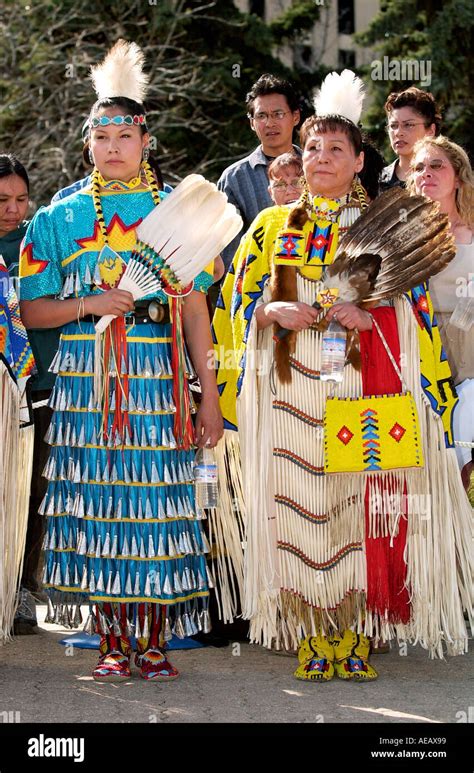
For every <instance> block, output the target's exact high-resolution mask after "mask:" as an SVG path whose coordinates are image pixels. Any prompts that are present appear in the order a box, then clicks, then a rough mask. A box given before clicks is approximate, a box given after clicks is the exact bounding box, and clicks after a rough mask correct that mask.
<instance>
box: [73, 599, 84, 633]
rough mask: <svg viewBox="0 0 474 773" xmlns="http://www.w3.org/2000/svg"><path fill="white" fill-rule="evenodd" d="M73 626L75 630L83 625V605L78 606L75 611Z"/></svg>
mask: <svg viewBox="0 0 474 773" xmlns="http://www.w3.org/2000/svg"><path fill="white" fill-rule="evenodd" d="M72 622H73V626H74V628H79V626H80V625H81V623H82V614H81V605H80V604H76V609H75V610H74V617H73V620H72Z"/></svg>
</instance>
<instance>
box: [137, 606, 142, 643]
mask: <svg viewBox="0 0 474 773" xmlns="http://www.w3.org/2000/svg"><path fill="white" fill-rule="evenodd" d="M135 638H136V639H137V640H138V639H142V638H143V637H142V632H141V630H140V618H139V615H138V609H137V617H136V620H135Z"/></svg>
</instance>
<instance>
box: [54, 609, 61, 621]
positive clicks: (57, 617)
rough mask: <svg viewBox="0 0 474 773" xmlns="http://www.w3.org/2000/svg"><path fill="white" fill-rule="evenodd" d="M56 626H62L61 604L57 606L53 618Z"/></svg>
mask: <svg viewBox="0 0 474 773" xmlns="http://www.w3.org/2000/svg"><path fill="white" fill-rule="evenodd" d="M53 623H54V625H60V624H61V607H60V606H59V604H57V605H56V606H55V608H54V618H53Z"/></svg>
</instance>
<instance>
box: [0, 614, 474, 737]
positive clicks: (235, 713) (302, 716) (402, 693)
mask: <svg viewBox="0 0 474 773" xmlns="http://www.w3.org/2000/svg"><path fill="white" fill-rule="evenodd" d="M37 613H38V621H39V633H38V634H37V635H34V636H21V637H17V638H16V639H14V640H13V641H12V642H9V643H8V644H6V645H5V646H3V647H1V648H0V685H1V691H0V722H2V721H3V722H21V723H29V722H33V723H49V722H65V723H85V722H92V723H106V722H107V723H108V722H113V723H196V722H202V723H217V722H226V723H257V722H262V723H381V724H382V723H407V722H415V723H420V724H425V725H432V724H436V723H440V722H441V723H460V722H469V721H470V722H474V697H473V689H472V688H473V653H472V649H471V651H470V653H469V654H468V655H465V656H461V657H456V658H449V660H446V661H440V660H430V658H429V656H428V653H427V652H426V650H423V649H422V648H421V647H419V646H416V647H412V646H407V647H402V648H401V649H399V648H398V646H393V645H392V650H391V651H390V652H389V653H388V654H384V655H374V656H372V659H371V662H372V664H373V665H374V666H375V667H376V669H377V670H378V673H379V678H378V679H377V680H376V681H374V682H371V683H368V684H367V683H365V684H364V683H346V682H342V681H340V680H338V679H337V678H334V680H332V681H331V682H328V683H325V684H314V683H305V682H300V681H297V680H295V679H294V678H293V676H292V674H293V671H294V669H295V668H296V665H297V663H296V659H295V657H290V656H288V655H282V654H276V653H274V652H270V651H268V650H265V649H263V648H261V647H259V646H257V645H251V644H247V643H242V642H231V643H230V644H229V646H227V647H224V648H215V647H205V648H201V649H193V650H175V651H173V652H172V655H171V656H170V659H171V660H172V662H173V664H174V665H176V667H177V668H178V669H179V671H180V672H181V676H180V678H179V679H178V680H176V681H174V682H172V683H170V684H163V683H151V684H150V683H147V682H145V681H143V680H142V679H141V678H140V676H139V673H138V671H137V669H136V668H135V667H134V666H132V669H133V670H132V678H131V679H130V680H129V681H127V682H126V683H124V684H100V683H97V682H94V681H93V679H92V677H91V672H92V669H93V667H94V666H95V664H96V662H97V651H95V650H86V649H82V650H81V649H77V648H72V647H68V648H66V647H64V646H63V645H61V644H59V641H60V640H61V639H62V638H65V637H66V636H68V635H70V634H71V633H72V631H70V630H66V629H64V628H62V627H61V628H60V627H58V626H56V625H50V624H45V623H44V617H45V614H46V605H40V606H37ZM434 729H435V728H431V730H434Z"/></svg>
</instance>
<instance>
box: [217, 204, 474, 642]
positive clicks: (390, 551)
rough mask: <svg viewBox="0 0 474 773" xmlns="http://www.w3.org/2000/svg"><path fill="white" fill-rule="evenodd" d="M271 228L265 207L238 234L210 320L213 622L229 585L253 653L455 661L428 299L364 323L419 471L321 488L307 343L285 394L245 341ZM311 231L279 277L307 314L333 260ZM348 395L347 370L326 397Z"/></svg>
mask: <svg viewBox="0 0 474 773" xmlns="http://www.w3.org/2000/svg"><path fill="white" fill-rule="evenodd" d="M358 215H359V210H358V209H357V208H356V207H354V206H350V207H346V208H344V209H343V210H342V212H341V214H340V216H339V217H338V225H339V233H341V232H343V231H344V230H345V229H346V228H347V227H348V226H349V225H350V224H351V223H352V222H354V220H355V219H356V218H357V217H358ZM287 217H288V208H283V207H281V208H280V207H273V208H271V209H268V210H265V211H264V212H262V213H261V214H260V215H259V217H258V218H257V219H256V220H255V221H254V223H253V224H252V226H251V228H250V230H249V232H248V233H247V234H246V236H245V237H244V239H243V240H242V242H241V245H240V248H239V250H238V252H237V254H236V256H235V259H234V263H233V266H232V268H231V271H230V272H229V275H228V277H227V279H226V282H225V284H224V287H223V290H222V293H221V297H220V299H219V301H218V304H217V309H216V312H215V316H214V322H213V327H214V340H215V346H216V354H217V359H218V362H219V373H218V386H219V390H220V394H221V407H222V412H223V415H224V420H225V428H226V432H225V437H224V438H223V440H222V442H221V444H220V447H219V463H220V465H221V467H220V475H219V480H220V484H221V507H220V509H219V511H218V513H217V516H216V518H215V522H214V524H213V529H214V533H215V534H216V540H217V543H218V545H219V550H220V560H219V564H218V572H219V584H220V588H221V603H222V605H223V610H224V616H227V619H231V618H232V615H233V614H235V612H236V610H237V609H238V597H237V592H236V584H237V585H238V587H239V592H240V600H241V604H242V612H243V616H244V617H245V618H248V619H249V620H250V637H251V639H252V640H253V641H255V642H259V643H262V644H263V645H265V646H267V647H276V648H280V647H281V646H285V647H289V648H296V647H297V646H298V643H299V641H300V639H301V638H302V637H303V636H304V635H308V634H316V633H318V632H320V631H322V632H323V633H325V634H326V633H329V632H331V631H332V630H334V629H336V630H337V629H339V630H340V631H343V630H344V629H346V628H352V629H353V630H357V631H359V632H360V631H363V632H364V633H366V634H367V635H368V636H376V637H381V638H384V639H392V638H394V637H398V638H399V639H403V640H407V641H410V642H419V643H421V644H422V645H423V646H424V647H426V648H427V649H428V650H429V652H430V654H431V655H432V656H434V655H437V656H440V657H442V656H443V652H444V651H446V650H447V652H448V653H450V654H459V653H462V652H465V651H466V649H467V630H466V624H465V621H464V617H463V610H464V609H467V610H469V614H472V613H471V608H472V582H471V508H470V506H469V502H468V500H467V498H466V496H465V493H464V490H463V488H462V484H461V480H460V476H459V473H458V470H457V465H456V459H455V453H454V449H453V448H452V447H446V446H447V445H448V446H452V436H451V426H450V421H451V419H450V414H451V412H452V407H453V405H454V403H455V397H454V396H453V395H452V394H451V393H450V384H449V379H450V372H449V367H448V365H447V362H446V358H445V355H444V353H443V352H442V349H441V345H440V342H439V334H438V330H437V328H436V323H435V322H434V320H433V315H432V308H431V303H430V300H429V296H428V294H427V293H426V292H425V291H424V289H423V288H420V289H419V290H417V292H415V291H414V292H413V293H410V297H403V298H397V299H395V300H394V304H393V305H394V308H393V307H390V308H385V309H381V311H380V320H379V321H380V323H381V327H383V317H384V315H385V316H386V317H390V316H391V318H392V320H393V324H394V326H395V338H397V339H398V340H397V344H398V345H399V349H400V351H401V352H403V354H404V357H403V358H402V365H403V368H402V373H403V378H404V380H405V382H406V384H407V385H408V388H409V389H410V390H411V392H412V394H413V396H414V399H415V402H416V405H417V409H418V414H419V420H420V433H421V437H422V444H423V453H424V459H425V465H424V467H423V468H422V469H421V470H397V471H394V473H393V474H392V473H389V474H385V475H384V474H382V477H381V478H379V479H378V480H379V482H377V479H376V478H375V479H373V480H372V482H371V484H369V485H371V486H372V489H368V488H367V486H368V483H367V476H366V475H365V474H340V475H338V476H337V477H334V478H333V479H331V480H329V478H330V477H331V476H327V475H325V474H324V462H323V432H322V423H323V413H324V407H325V401H326V398H327V397H328V395H329V393H330V391H331V389H332V388H331V386H329V385H328V384H327V383H324V382H321V381H320V379H319V371H320V349H321V340H320V339H321V336H320V334H319V333H318V332H316V331H315V330H313V329H308V330H305V331H303V332H301V333H299V334H298V335H297V339H296V349H295V351H294V353H293V354H292V355H291V357H290V367H291V374H292V381H291V383H290V384H286V385H285V384H281V383H280V382H279V380H278V378H277V376H276V374H275V373H274V370H273V368H272V360H273V341H272V335H273V330H272V328H271V327H270V328H267V329H265V330H263V331H260V332H258V331H257V327H256V320H255V314H254V312H255V309H256V308H257V306H258V304H259V303H262V302H268V301H270V300H271V298H272V293H271V285H272V276H273V273H274V255H275V251H276V247H277V245H278V243H279V239H281V233H282V231H284V230H285V223H286V220H287ZM326 225H327V223H326V224H324V223H323V224H321V223H320V222H318V220H317V219H316V218H315V217H314V216H311V217H310V220H309V221H308V222H307V223H306V224H305V226H304V229H303V230H304V234H305V244H306V252H305V256H306V257H305V265H304V266H303V267H301V268H298V269H294V270H296V271H297V295H298V300H299V301H304V302H306V303H308V304H312V303H313V302H314V300H315V298H316V293H317V291H318V289H320V282H319V280H318V278H317V277H318V273H319V277H321V272H324V265H325V264H327V263H328V262H330V261H331V260H332V256H333V254H334V252H333V251H332V250H331V252H330V251H329V250H327V249H325V245H324V239H321V238H318V237H320V236H321V230H322V229H324V228H325V227H326ZM318 229H319V230H318ZM326 246H327V245H326ZM375 311H377V310H375ZM229 326H230V327H229ZM397 328H398V334H397ZM367 351H370V347H369V348H368V349H367ZM420 359H421V361H422V363H423V366H422V370H421V371H420ZM387 367H388V368H391V367H392V366H391V365H390V363H389V364H388V366H387ZM361 394H362V380H361V374H360V373H359V372H358V371H356V370H355V369H354V368H352V366H350V365H347V366H346V368H345V374H344V381H343V384H342V385H341V387H340V388H339V389H338V392H337V395H338V396H339V397H356V396H359V395H361ZM343 418H344V417H341V420H343ZM390 476H391V477H390ZM380 481H381V482H380ZM387 486H389V487H391V489H390V490H391V491H392V492H394V491H395V492H398V496H397V497H387V496H385V498H384V499H383V503H384V504H383V508H380V510H381V512H380V511H379V510H378V509H377V506H376V504H375V503H374V501H375V499H376V498H374V497H370V496H368V492H370V493H374V492H375V493H377V492H378V493H379V494H380V495H381V496H382V497H383V495H384V492H385V494H386V493H387ZM406 494H408V496H405V495H406ZM242 548H243V549H242ZM369 553H370V562H368V554H369ZM394 555H398V559H397V560H398V563H397V562H395V561H394ZM394 574H396V577H395V578H394ZM379 583H380V584H382V585H383V586H384V588H385V590H384V593H380V592H379V588H378V584H379ZM392 586H393V587H392ZM384 594H385V595H384ZM385 596H386V601H385ZM374 599H375V601H374ZM391 604H393V608H392V607H391Z"/></svg>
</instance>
